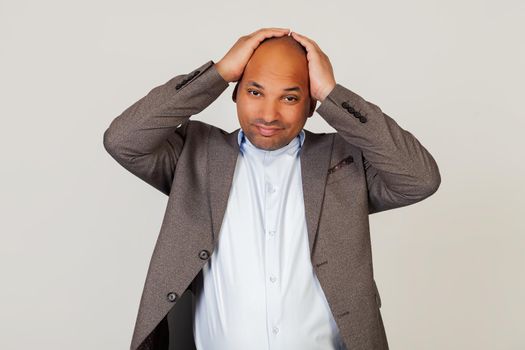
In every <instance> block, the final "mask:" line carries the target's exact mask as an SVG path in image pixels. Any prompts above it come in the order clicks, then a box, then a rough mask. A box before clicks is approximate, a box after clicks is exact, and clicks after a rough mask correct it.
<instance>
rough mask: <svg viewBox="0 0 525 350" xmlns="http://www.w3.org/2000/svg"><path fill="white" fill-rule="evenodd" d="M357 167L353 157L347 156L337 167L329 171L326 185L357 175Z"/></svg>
mask: <svg viewBox="0 0 525 350" xmlns="http://www.w3.org/2000/svg"><path fill="white" fill-rule="evenodd" d="M356 171H357V167H356V164H355V162H354V157H353V156H351V155H350V156H347V157H345V158H343V159H342V160H340V161H339V162H338V163H337V164H336V165H334V166H332V167H330V168H329V169H328V174H327V180H326V184H327V185H329V184H331V183H334V182H338V181H340V180H342V179H344V178H346V177H348V176H351V175H353V174H356Z"/></svg>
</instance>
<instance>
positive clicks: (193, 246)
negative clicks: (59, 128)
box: [104, 60, 441, 350]
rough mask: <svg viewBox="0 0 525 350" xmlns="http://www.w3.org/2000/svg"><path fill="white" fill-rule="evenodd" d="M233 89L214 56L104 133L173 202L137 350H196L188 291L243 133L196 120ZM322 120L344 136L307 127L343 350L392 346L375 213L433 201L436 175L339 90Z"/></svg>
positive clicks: (377, 116) (317, 235)
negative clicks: (375, 259) (375, 260)
mask: <svg viewBox="0 0 525 350" xmlns="http://www.w3.org/2000/svg"><path fill="white" fill-rule="evenodd" d="M227 87H228V83H227V82H226V81H225V80H224V79H223V78H222V77H221V76H220V74H218V72H217V70H216V68H215V65H214V62H213V61H211V60H210V61H208V62H206V63H205V64H203V65H202V66H200V67H198V68H197V69H195V70H194V71H192V72H191V73H189V74H182V75H178V76H175V77H174V78H172V79H170V80H169V81H167V82H166V83H165V84H163V85H160V86H157V87H155V88H153V89H152V90H151V91H150V92H149V93H148V94H147V95H146V96H144V97H142V98H141V99H140V100H138V101H137V102H135V103H134V104H133V105H131V106H130V107H128V108H127V109H126V110H124V112H122V114H120V115H119V116H117V117H116V118H115V119H114V120H113V121H112V122H111V124H110V125H109V127H108V129H107V130H106V131H105V132H104V147H105V149H106V150H107V152H108V153H109V154H110V155H111V156H112V157H113V158H114V159H115V160H116V161H117V162H118V163H119V164H120V165H122V166H123V167H124V168H125V169H127V170H128V171H130V172H131V173H133V174H134V175H136V176H138V177H139V178H141V179H142V180H144V181H145V182H147V183H149V184H150V185H152V186H153V187H155V188H156V189H158V190H159V191H161V192H163V193H165V194H166V195H168V196H169V199H168V203H167V208H166V211H165V215H164V218H163V221H162V226H161V229H160V233H159V236H158V239H157V243H156V245H155V248H154V251H153V254H152V257H151V261H150V265H149V269H148V273H147V276H146V280H145V285H144V290H143V292H142V297H141V301H140V306H139V310H138V315H137V319H136V323H135V328H134V332H133V337H132V340H131V347H130V348H131V349H132V350H135V349H143V350H144V349H155V350H157V349H158V350H160V349H168V348H169V349H194V348H195V347H194V346H195V345H194V344H193V333H192V318H191V316H192V309H191V306H192V301H193V297H194V288H193V286H194V282H195V280H196V278H201V277H202V274H201V269H202V267H203V265H204V264H205V263H206V261H207V259H209V257H210V255H211V254H213V251H214V248H215V245H216V243H217V242H218V239H219V236H218V235H219V232H220V229H221V223H222V220H223V216H224V213H225V209H226V205H227V202H228V196H229V192H230V187H231V184H232V179H233V173H234V170H235V164H236V159H237V156H238V153H239V146H238V144H237V134H238V132H239V129H237V130H235V131H234V132H231V133H229V132H226V131H224V130H221V129H219V128H217V127H215V126H213V125H210V124H207V123H204V122H201V121H195V120H190V116H192V115H195V114H197V113H199V112H201V111H202V110H204V109H205V108H206V107H207V106H208V105H210V104H211V103H212V102H213V101H214V100H216V99H217V97H219V95H220V94H221V93H222V92H223V91H224V90H225V89H226V88H227ZM316 112H318V113H319V114H320V115H321V116H322V117H323V118H324V119H325V120H326V121H327V123H328V124H329V125H331V126H332V127H333V128H334V129H335V130H336V131H337V132H336V133H313V132H310V131H308V130H305V132H306V135H305V136H306V137H305V142H304V145H303V148H302V150H301V155H300V161H301V169H302V180H303V192H304V203H305V211H306V220H307V228H308V238H309V242H310V245H309V246H310V252H311V261H312V266H313V267H314V269H315V272H316V274H317V277H318V279H319V281H320V283H321V286H322V288H323V291H324V293H325V295H326V298H327V300H328V303H329V305H330V308H331V310H332V313H333V315H334V318H335V320H336V322H337V325H338V326H339V329H340V331H341V335H342V337H343V339H344V341H345V344H346V346H347V348H348V349H349V350H350V349H351V350H357V349H363V350H364V349H367V350H372V349H373V350H385V349H388V343H387V337H386V333H385V329H384V326H383V321H382V317H381V312H380V307H381V298H380V296H379V292H378V289H377V286H376V283H375V280H374V275H373V267H372V255H371V246H370V232H369V219H368V216H369V215H370V214H373V213H378V212H381V211H385V210H389V209H394V208H399V207H403V206H407V205H410V204H413V203H416V202H419V201H421V200H423V199H425V198H427V197H429V196H430V195H432V194H433V193H434V192H435V191H436V190H437V189H438V187H439V185H440V183H441V176H440V173H439V170H438V166H437V164H436V162H435V160H434V158H433V157H432V156H431V155H430V153H429V152H428V151H427V150H426V149H425V148H424V147H423V146H422V145H421V144H420V142H419V141H418V140H417V139H416V138H415V137H414V135H412V134H411V133H410V132H408V131H406V130H404V129H402V128H401V127H400V126H399V125H398V124H397V123H396V122H395V121H394V120H393V119H392V118H391V117H389V116H388V115H386V114H385V113H383V112H382V111H381V110H380V108H379V107H378V106H376V105H374V104H372V103H370V102H368V101H366V100H364V99H363V98H362V97H360V96H359V95H357V94H356V93H354V92H352V91H350V90H349V89H347V88H345V87H343V86H342V85H340V84H337V85H336V87H335V88H334V89H333V90H332V92H331V93H330V94H329V95H328V97H327V98H326V99H325V100H324V101H323V102H322V103H321V104H320V106H319V107H318V108H317V109H316ZM185 292H187V293H185ZM183 294H184V295H183ZM185 305H186V306H185ZM225 350H226V349H225Z"/></svg>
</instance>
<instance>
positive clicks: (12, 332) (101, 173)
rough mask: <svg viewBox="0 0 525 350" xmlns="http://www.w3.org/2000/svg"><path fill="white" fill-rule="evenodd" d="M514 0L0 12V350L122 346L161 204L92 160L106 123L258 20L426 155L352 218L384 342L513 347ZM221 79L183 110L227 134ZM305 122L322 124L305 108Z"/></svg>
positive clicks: (519, 252) (319, 128) (517, 85)
mask: <svg viewBox="0 0 525 350" xmlns="http://www.w3.org/2000/svg"><path fill="white" fill-rule="evenodd" d="M524 13H525V5H524V2H523V1H499V2H496V1H491V2H489V1H452V0H444V1H416V0H401V1H395V2H394V1H390V2H387V1H382V2H379V1H373V2H366V3H365V2H357V1H338V2H334V1H315V2H313V1H286V2H283V1H280V2H277V1H275V2H272V1H253V2H248V1H236V2H233V1H231V2H208V3H205V2H199V1H184V2H175V1H162V2H161V1H157V2H153V1H148V2H146V1H143V2H138V1H85V2H74V1H56V0H51V1H35V0H33V1H16V2H15V1H6V0H1V1H0V60H1V61H0V77H1V78H0V93H1V100H2V103H1V104H0V116H1V118H2V119H1V121H2V127H1V135H0V136H1V137H0V146H1V149H2V171H1V177H2V181H1V182H0V186H1V202H0V205H1V207H0V209H1V213H2V220H1V228H0V232H1V242H0V259H1V260H0V276H1V288H0V310H1V312H0V330H1V331H0V332H1V333H2V335H1V336H0V347H1V348H2V349H31V348H38V349H78V350H82V349H125V348H128V347H129V343H130V341H131V332H132V329H133V324H134V321H135V317H136V313H137V310H138V302H139V299H140V294H141V291H142V287H143V283H144V279H145V276H146V271H147V267H148V262H149V259H150V257H151V253H152V251H153V246H154V244H155V240H156V237H157V234H158V231H159V229H160V224H161V220H162V217H163V214H164V209H165V205H166V202H167V197H166V196H165V195H163V194H162V193H160V192H158V191H156V190H155V189H154V188H153V187H151V186H149V185H147V184H146V183H145V182H142V181H141V180H140V179H138V178H136V177H134V176H133V175H131V174H130V173H127V172H126V171H125V170H124V169H123V168H122V167H120V166H119V165H118V164H117V163H116V162H115V161H114V160H113V159H112V158H110V156H109V155H108V154H107V153H106V152H105V150H104V148H103V144H102V135H103V132H104V131H105V129H106V128H107V127H108V126H109V123H110V122H111V120H112V119H113V118H115V117H116V116H117V115H119V114H120V113H121V112H122V111H123V110H124V109H125V108H126V107H128V106H129V105H131V104H132V103H133V102H135V101H136V100H138V99H139V98H141V97H142V96H144V95H145V94H146V93H147V92H149V91H150V90H151V89H152V88H153V87H155V86H157V85H160V84H162V83H164V82H166V81H167V80H169V79H170V78H171V77H173V76H175V75H178V74H184V73H188V72H190V71H191V70H193V69H195V68H196V67H198V66H199V65H202V64H204V63H205V62H206V61H208V60H210V59H212V60H214V61H215V62H217V61H218V60H219V59H220V58H222V57H223V55H224V54H225V53H226V52H227V51H228V50H229V48H230V47H231V46H232V45H233V44H234V43H235V41H236V40H237V38H238V37H240V36H241V35H244V34H248V33H251V32H253V31H255V30H256V29H259V28H261V27H274V26H275V27H287V28H291V29H292V30H296V31H297V32H299V33H302V34H304V35H306V36H309V37H311V38H312V39H313V40H315V41H316V42H317V43H318V44H319V46H320V47H321V48H322V49H323V51H324V52H325V53H326V54H327V55H328V56H329V57H330V60H331V62H332V64H333V67H334V73H335V77H336V80H337V82H338V83H340V84H342V85H344V86H346V87H348V88H350V89H352V90H353V91H355V92H356V93H358V94H360V95H361V96H362V97H364V98H365V99H367V100H369V101H371V102H373V103H375V104H377V105H379V106H380V107H381V109H382V110H383V111H384V112H386V113H388V114H389V115H390V116H392V117H393V118H394V119H395V120H396V121H397V122H398V123H399V124H400V125H401V126H402V127H403V128H405V129H407V130H409V131H410V132H412V133H413V134H414V135H416V137H417V138H418V139H419V140H420V141H421V142H422V144H423V145H424V146H425V147H427V148H428V150H429V151H430V152H431V153H432V155H433V156H434V157H435V158H436V161H437V162H438V165H439V167H440V171H441V175H442V184H441V187H440V188H439V190H438V192H436V193H435V194H434V195H433V196H432V197H430V198H428V199H427V200H425V201H423V202H421V203H419V204H416V205H413V206H409V207H405V208H399V209H395V210H392V211H389V212H384V213H380V214H377V215H373V216H371V217H370V220H371V230H372V241H373V242H372V243H373V254H374V255H373V256H374V267H375V278H376V281H377V283H378V286H379V289H380V292H381V296H382V301H383V306H382V309H381V310H382V314H383V317H384V321H385V326H386V331H387V335H388V339H389V342H390V346H391V349H393V350H395V349H418V350H420V349H429V350H430V349H436V350H437V349H440V350H442V349H458V350H459V349H461V350H463V349H524V348H525V340H524V339H523V334H524V331H525V326H524V324H525V322H524V314H525V301H524V298H523V296H524V295H525V276H524V269H523V267H524V266H525V257H524V246H525V244H524V243H525V239H524V232H525V225H524V221H523V215H524V214H525V213H524V208H525V203H524V198H525V190H524V187H523V180H524V177H525V166H524V163H523V161H524V156H523V150H525V143H524V141H523V132H524V130H525V122H524V120H523V113H522V111H521V108H520V107H521V105H522V104H523V95H524V88H523V82H524V80H525V79H524V78H525V74H524V73H525V72H524V68H523V63H524V61H525V60H524V53H525V50H524V44H523V42H524V40H523V34H524V32H525V25H524V23H525V16H524ZM232 90H233V84H230V87H229V88H228V90H226V91H225V92H224V93H223V95H221V96H220V97H219V99H218V100H217V101H216V102H215V103H213V104H212V105H211V106H210V107H209V108H208V109H206V110H205V111H203V112H202V113H201V114H198V115H196V116H193V117H192V118H193V119H196V120H203V121H206V122H207V123H211V124H214V125H216V126H219V127H221V128H223V129H226V130H228V131H233V130H234V129H236V128H237V127H238V125H239V124H238V120H237V116H236V110H235V105H234V104H233V102H232V101H231V98H230V96H231V92H232ZM306 128H307V129H309V130H312V131H315V132H331V131H334V130H333V129H332V128H331V127H330V126H328V124H327V123H326V122H324V120H323V119H322V118H321V117H320V116H319V115H318V114H315V115H314V117H312V118H311V119H310V120H309V121H308V123H307V125H306Z"/></svg>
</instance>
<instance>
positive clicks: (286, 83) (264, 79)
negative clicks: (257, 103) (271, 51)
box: [242, 59, 308, 90]
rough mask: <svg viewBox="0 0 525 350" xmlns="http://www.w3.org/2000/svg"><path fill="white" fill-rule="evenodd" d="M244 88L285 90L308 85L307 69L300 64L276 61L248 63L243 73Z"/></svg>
mask: <svg viewBox="0 0 525 350" xmlns="http://www.w3.org/2000/svg"><path fill="white" fill-rule="evenodd" d="M242 80H243V83H244V85H245V86H255V87H257V88H262V89H267V90H268V89H279V90H281V89H285V88H289V87H292V86H301V87H303V89H304V88H305V87H306V86H307V85H308V67H307V66H306V65H304V66H303V64H302V63H301V62H297V61H295V62H293V61H290V60H288V61H284V60H281V61H276V60H274V59H270V60H268V61H267V62H265V61H264V60H262V59H260V60H257V61H250V62H249V64H248V65H247V66H246V68H245V70H244V73H243V78H242Z"/></svg>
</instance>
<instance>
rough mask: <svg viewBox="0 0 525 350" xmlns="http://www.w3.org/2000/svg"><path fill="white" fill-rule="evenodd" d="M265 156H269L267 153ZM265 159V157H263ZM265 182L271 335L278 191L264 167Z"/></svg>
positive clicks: (274, 306)
mask: <svg viewBox="0 0 525 350" xmlns="http://www.w3.org/2000/svg"><path fill="white" fill-rule="evenodd" d="M267 157H269V156H268V155H267ZM265 160H266V157H265ZM264 177H265V184H266V193H265V202H266V208H265V216H264V217H265V223H264V224H265V229H266V232H267V237H268V240H267V241H266V244H265V247H266V248H265V258H266V261H265V265H266V273H267V280H266V281H267V282H266V285H267V293H266V295H267V298H268V299H267V312H268V314H267V322H268V327H269V329H271V332H272V335H274V336H275V335H277V333H278V332H279V329H278V327H277V325H276V323H275V321H276V318H277V317H278V314H279V295H278V293H279V288H278V281H279V280H278V278H279V276H277V272H278V271H279V269H278V261H279V257H278V252H279V249H277V248H278V240H277V239H275V238H276V231H277V230H276V225H277V223H278V219H279V215H278V214H279V213H278V212H277V210H278V208H279V192H278V189H277V188H276V186H275V184H276V183H277V182H276V179H272V169H270V168H269V167H265V176H264Z"/></svg>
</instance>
